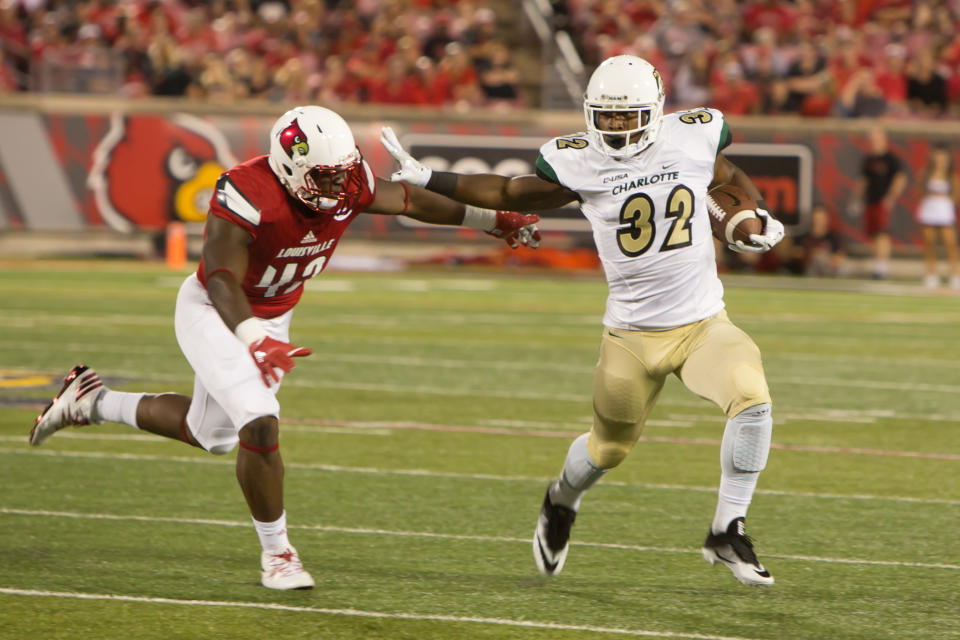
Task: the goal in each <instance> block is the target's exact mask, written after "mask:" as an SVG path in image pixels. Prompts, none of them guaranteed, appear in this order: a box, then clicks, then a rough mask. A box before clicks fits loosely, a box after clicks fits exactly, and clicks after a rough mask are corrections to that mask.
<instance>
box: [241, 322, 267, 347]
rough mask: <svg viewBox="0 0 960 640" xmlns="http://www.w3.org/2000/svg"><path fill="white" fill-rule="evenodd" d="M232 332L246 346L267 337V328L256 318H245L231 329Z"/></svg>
mask: <svg viewBox="0 0 960 640" xmlns="http://www.w3.org/2000/svg"><path fill="white" fill-rule="evenodd" d="M233 333H234V335H236V336H237V338H239V339H240V342H242V343H243V344H245V345H247V346H248V347H249V346H250V345H252V344H253V343H255V342H259V341H260V340H263V339H264V338H266V337H267V330H266V329H264V328H263V325H262V324H260V321H259V320H257V319H256V318H247V319H246V320H244V321H243V322H241V323H240V324H238V325H237V326H236V327H235V328H234V329H233Z"/></svg>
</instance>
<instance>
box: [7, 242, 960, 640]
mask: <svg viewBox="0 0 960 640" xmlns="http://www.w3.org/2000/svg"><path fill="white" fill-rule="evenodd" d="M2 266H3V268H2V270H0V296H2V299H3V300H4V304H3V305H2V306H0V327H2V332H0V470H2V471H0V482H2V498H0V523H2V525H0V550H2V551H0V553H2V558H3V562H2V564H0V612H2V613H0V638H4V639H8V638H11V639H17V640H20V639H23V640H33V639H38V640H46V639H54V638H64V639H67V638H69V639H71V640H74V639H76V638H95V639H107V638H110V639H114V638H116V639H137V640H141V639H158V640H159V639H164V640H167V639H170V638H185V639H186V638H217V639H219V638H283V639H287V638H289V639H293V638H311V639H312V638H323V639H328V638H335V639H341V638H342V639H361V638H363V639H369V638H388V639H394V638H403V639H407V638H409V639H418V640H419V639H424V638H431V639H434V638H435V639H442V640H451V639H458V638H484V639H486V638H490V639H503V638H511V639H512V638H524V639H533V638H537V639H546V638H550V639H551V640H568V639H570V640H572V639H574V638H576V639H578V640H579V639H582V638H614V637H624V636H627V637H629V636H641V637H648V638H700V639H709V638H733V639H773V638H789V639H797V640H805V639H810V640H814V639H816V640H822V639H846V638H862V639H865V640H875V639H880V638H897V639H904V638H922V639H924V640H927V639H935V638H960V544H957V541H956V538H957V530H958V525H960V340H958V338H960V297H950V296H925V295H877V294H868V293H851V292H849V291H817V290H795V289H783V288H775V285H779V284H780V283H781V282H782V281H778V280H769V281H760V286H752V287H749V288H746V287H737V286H736V285H735V284H733V285H731V286H728V291H727V305H728V310H729V313H730V317H731V318H732V319H733V320H734V322H736V323H737V324H738V325H740V326H741V327H742V328H743V329H745V330H746V331H747V332H748V333H750V334H751V335H752V336H753V338H754V339H755V340H756V342H757V343H758V344H759V346H760V348H761V349H762V351H763V353H764V362H765V365H766V369H767V376H768V379H769V382H770V385H771V390H772V392H773V398H774V416H775V420H776V427H775V429H774V443H775V444H774V450H773V451H772V453H771V456H770V461H769V464H768V467H767V470H766V471H765V472H764V473H763V476H762V477H761V480H760V489H759V490H758V493H757V495H756V496H755V499H754V503H753V507H752V509H751V514H750V518H749V519H748V531H749V532H750V533H751V534H752V535H753V536H754V538H755V539H756V541H757V549H758V553H759V555H760V558H761V560H762V561H763V562H764V564H765V565H766V566H767V568H768V569H770V571H771V572H772V573H773V574H774V576H775V577H776V584H775V585H774V586H773V587H772V588H770V589H757V588H749V587H744V586H742V585H740V584H739V583H737V582H736V580H735V579H734V578H733V577H732V575H731V574H730V572H729V571H728V570H727V569H725V568H722V567H710V566H709V565H708V564H706V563H705V562H704V561H703V560H702V559H701V557H700V552H699V546H700V543H701V542H702V540H703V537H704V535H705V534H706V530H707V527H708V526H709V523H710V521H711V519H712V516H713V509H714V506H715V487H716V483H717V480H718V476H719V463H718V444H719V439H720V437H721V434H722V428H723V424H724V419H723V417H722V415H721V414H720V412H719V410H717V409H716V408H715V407H713V406H712V405H710V404H708V403H707V402H705V401H703V400H700V399H699V398H697V397H695V396H693V395H692V394H690V393H689V392H688V391H686V390H685V389H684V388H683V387H682V385H680V383H679V382H678V381H676V380H671V381H670V382H669V383H668V385H667V388H666V389H665V391H664V393H663V395H662V396H661V400H660V402H659V404H658V406H657V408H656V409H655V410H654V412H653V415H652V417H651V420H650V422H649V424H648V426H647V430H646V432H645V437H644V441H642V442H641V443H640V444H639V445H638V446H637V448H636V449H635V450H634V451H633V452H632V454H631V455H630V457H629V458H628V459H627V461H626V462H625V463H624V464H623V465H621V466H620V467H619V468H618V469H616V470H615V471H613V472H612V473H610V474H609V475H608V476H607V477H606V478H605V479H604V481H603V482H602V483H601V484H600V485H598V486H597V487H596V488H595V489H594V490H593V491H591V493H590V494H589V495H588V496H587V498H586V499H585V500H584V503H583V507H582V510H581V513H580V518H579V520H578V523H577V525H576V527H575V528H574V538H573V544H572V546H571V551H570V555H569V557H568V560H567V564H566V568H565V570H564V572H563V573H562V574H561V575H559V576H557V577H554V578H552V579H545V578H542V577H541V576H539V575H538V574H537V571H536V568H535V566H534V563H533V558H532V554H531V546H530V538H531V536H532V533H533V526H534V523H535V520H536V516H537V513H538V510H539V506H540V501H541V500H542V496H543V490H544V487H545V486H546V483H547V481H548V479H549V478H551V477H552V476H554V475H555V474H556V473H557V472H558V471H559V468H560V466H561V464H562V462H563V458H564V455H565V453H566V450H567V446H568V444H569V442H570V440H571V438H572V437H573V436H575V435H576V434H578V433H580V432H583V431H585V430H586V429H587V428H588V427H589V424H590V420H591V417H590V416H591V404H590V390H591V380H592V366H593V364H594V362H595V359H596V355H597V346H598V344H599V338H600V324H599V323H600V318H601V315H602V310H603V301H604V296H605V286H604V284H603V283H602V281H601V278H600V277H599V276H597V277H591V278H577V279H563V278H556V279H550V278H546V277H531V276H528V275H525V274H523V273H514V274H482V273H480V274H478V273H469V274H460V273H458V272H454V271H444V272H439V273H437V272H431V273H418V272H411V273H406V274H390V275H381V274H376V275H374V274H364V275H355V274H344V273H337V272H332V273H327V274H325V275H323V276H321V277H320V278H317V279H316V280H315V281H314V282H313V283H312V285H311V286H310V287H309V289H308V291H307V293H306V294H305V296H304V300H303V302H302V303H301V305H300V306H299V307H298V311H297V314H296V317H295V319H294V324H293V339H294V341H295V342H296V343H297V344H301V345H304V346H309V347H312V348H313V349H314V352H315V353H314V355H313V356H311V357H310V358H308V359H305V360H302V361H300V363H299V365H298V367H297V368H296V370H295V371H294V372H293V373H292V374H290V375H289V376H288V378H287V380H286V381H285V383H284V388H283V390H282V391H281V393H280V399H281V404H282V407H283V415H282V420H281V425H282V426H281V432H282V438H281V442H282V445H283V446H282V452H283V456H284V460H285V462H286V464H287V476H286V507H287V512H288V517H289V522H290V524H291V539H292V541H293V542H294V544H296V546H297V547H298V549H299V551H300V554H301V556H302V557H303V559H304V561H305V563H306V566H307V567H308V568H309V569H310V570H311V571H312V573H313V575H314V577H315V578H316V579H317V588H316V589H315V590H313V591H307V592H292V593H278V592H270V591H268V590H266V589H264V588H262V587H260V586H258V584H257V580H258V577H259V566H258V558H259V545H258V542H257V538H256V534H255V533H254V530H253V527H252V525H251V524H250V519H249V514H248V513H247V511H246V507H245V505H244V502H243V499H242V496H241V494H240V490H239V488H238V487H237V484H236V480H235V477H234V471H233V468H232V466H233V459H234V455H233V454H230V455H228V456H225V457H214V456H210V455H208V454H204V453H203V452H199V451H197V450H195V449H191V448H189V447H186V446H185V445H182V444H179V443H176V442H172V441H165V440H162V439H160V438H157V437H155V436H151V435H149V434H143V433H140V432H137V431H135V430H133V429H131V428H130V427H124V426H120V425H103V426H96V427H86V428H83V429H69V430H66V431H64V432H61V433H59V434H57V435H56V436H54V437H53V438H52V439H51V440H50V441H49V442H48V443H47V444H45V445H44V446H43V447H40V448H36V449H33V448H30V447H28V446H27V442H26V436H27V432H28V431H29V429H30V427H31V426H32V423H33V419H34V417H35V416H36V415H37V413H38V412H39V410H40V409H42V407H43V406H44V405H45V404H46V402H47V401H48V400H49V398H50V397H51V396H52V395H53V394H54V393H55V392H56V390H57V389H58V388H59V384H60V383H59V377H61V376H62V375H63V374H64V373H65V372H66V371H67V370H68V369H69V368H70V367H71V366H72V365H73V364H75V363H77V362H86V363H88V364H90V365H92V366H94V367H95V368H96V369H97V371H98V372H100V373H101V375H102V376H103V378H104V379H105V381H106V382H107V384H110V385H112V386H114V387H116V388H119V389H123V390H129V391H178V392H182V393H190V390H191V389H192V375H191V372H190V369H189V368H188V366H187V364H186V362H185V361H184V359H183V358H182V356H181V355H180V352H179V350H178V348H177V345H176V341H175V338H174V334H173V304H174V298H175V295H176V290H177V287H178V286H179V282H180V281H181V279H182V276H181V274H176V273H171V272H168V271H165V270H163V269H162V268H161V267H160V266H157V265H149V264H141V263H133V262H119V261H111V262H73V263H61V262H43V261H40V262H27V261H24V262H10V261H8V262H5V263H3V265H2ZM753 282H754V283H755V282H756V281H753ZM764 282H766V283H768V284H769V285H771V286H770V287H765V286H764ZM918 293H919V292H918Z"/></svg>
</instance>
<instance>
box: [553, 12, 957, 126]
mask: <svg viewBox="0 0 960 640" xmlns="http://www.w3.org/2000/svg"><path fill="white" fill-rule="evenodd" d="M552 4H553V6H554V10H555V12H556V15H557V25H556V26H557V27H558V28H563V29H566V30H568V31H569V32H570V33H571V35H573V36H574V39H575V40H576V41H578V42H579V43H580V46H581V49H582V51H583V53H584V58H585V61H586V63H587V65H588V66H591V65H592V64H595V63H597V62H598V61H600V60H602V59H604V58H606V57H608V56H612V55H617V54H621V53H630V54H633V55H638V56H641V57H643V58H646V59H647V60H649V61H650V62H652V63H653V64H654V65H655V66H656V67H657V68H658V69H659V70H660V72H661V74H662V75H663V76H664V80H665V82H666V85H667V86H668V87H670V92H668V99H672V100H673V102H674V104H675V105H700V104H709V105H711V106H714V107H717V108H719V109H721V110H723V111H724V112H726V113H730V114H753V113H766V114H781V113H799V114H801V115H805V116H839V117H858V116H879V115H888V116H896V117H904V116H907V117H944V116H950V115H952V116H957V115H960V2H957V1H956V0H795V1H793V2H784V1H783V0H747V1H746V2H743V1H737V0H671V1H666V0H553V2H552Z"/></svg>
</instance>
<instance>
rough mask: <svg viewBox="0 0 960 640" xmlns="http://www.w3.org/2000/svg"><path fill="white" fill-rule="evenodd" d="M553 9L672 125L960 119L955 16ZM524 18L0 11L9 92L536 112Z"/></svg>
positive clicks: (134, 6) (145, 2)
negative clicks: (710, 111)
mask: <svg viewBox="0 0 960 640" xmlns="http://www.w3.org/2000/svg"><path fill="white" fill-rule="evenodd" d="M552 4H553V7H554V10H555V16H556V26H557V27H558V28H561V29H566V30H568V31H569V32H570V33H571V34H572V35H573V36H574V40H575V42H577V43H578V46H579V48H580V50H581V53H582V55H583V57H584V59H585V62H586V63H587V66H588V67H590V66H592V65H593V64H595V63H597V62H599V61H600V60H602V59H604V58H606V57H608V56H611V55H616V54H619V53H631V54H635V55H639V56H641V57H644V58H646V59H648V60H649V61H651V62H652V63H653V64H654V65H655V66H657V68H658V69H659V70H660V72H661V73H662V75H663V76H664V79H665V81H666V83H667V86H669V87H670V88H671V90H670V92H669V95H668V99H669V100H670V101H672V103H673V104H672V106H673V107H674V108H676V107H681V106H693V105H701V104H710V105H711V106H715V107H717V108H720V109H722V110H723V111H725V112H727V113H730V114H751V113H767V114H776V113H799V114H802V115H806V116H828V115H829V116H841V117H857V116H877V115H892V116H897V117H903V116H916V117H943V116H950V115H953V116H956V115H960V1H958V0H948V1H941V0H914V1H911V0H795V1H794V2H785V1H782V0H746V1H743V0H552ZM521 16H522V13H521V11H520V9H519V4H518V6H517V15H516V16H513V17H511V16H501V19H500V22H499V24H498V20H497V16H496V15H495V13H494V11H493V9H491V8H490V7H489V6H487V4H486V3H484V2H481V1H480V0H351V1H345V0H283V1H278V0H212V1H209V2H200V1H197V0H164V1H162V2H161V1H158V0H0V39H2V43H3V47H2V48H0V91H16V90H31V89H33V90H37V89H39V90H67V91H80V92H90V91H93V92H109V93H115V92H117V91H118V90H119V91H122V93H123V94H124V95H126V96H129V97H138V96H145V95H151V94H153V95H174V96H179V95H186V96H190V97H194V98H200V99H207V100H211V101H232V100H236V99H242V98H262V99H266V100H270V101H275V102H286V103H292V102H303V103H308V102H314V103H322V104H337V103H351V102H374V103H387V104H420V105H435V106H451V105H452V106H455V107H458V108H462V109H466V108H470V107H473V106H489V105H491V104H494V105H504V106H514V105H521V106H523V105H525V106H535V104H536V97H535V96H526V95H523V92H522V90H521V89H520V85H521V82H520V76H519V73H518V71H517V68H516V66H515V60H514V56H515V52H512V51H511V50H510V48H509V47H508V46H507V45H506V44H505V42H506V41H507V40H508V39H509V36H510V34H507V33H504V29H505V28H506V27H505V25H509V24H511V22H512V19H513V18H514V17H515V18H520V17H521ZM514 30H516V28H515V27H514ZM530 54H531V55H533V56H536V55H539V52H538V50H537V49H536V47H533V48H532V50H531V51H530Z"/></svg>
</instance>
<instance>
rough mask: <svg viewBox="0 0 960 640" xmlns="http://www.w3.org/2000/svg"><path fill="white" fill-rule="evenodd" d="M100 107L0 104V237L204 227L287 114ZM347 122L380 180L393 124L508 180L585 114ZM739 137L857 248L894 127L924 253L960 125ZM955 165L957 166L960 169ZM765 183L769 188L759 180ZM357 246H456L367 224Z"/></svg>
mask: <svg viewBox="0 0 960 640" xmlns="http://www.w3.org/2000/svg"><path fill="white" fill-rule="evenodd" d="M96 105H101V103H99V102H98V103H91V104H88V103H84V102H83V101H80V105H79V106H77V100H76V99H73V100H70V101H65V102H64V103H63V104H59V103H57V101H56V100H52V99H50V98H45V99H44V100H43V101H39V99H38V102H37V104H30V102H29V101H28V100H24V99H23V98H20V99H19V100H17V101H16V103H15V104H12V105H11V104H5V103H4V102H3V101H2V100H0V140H2V141H3V142H2V145H0V230H3V229H24V230H37V231H50V230H74V229H77V228H83V227H84V226H89V227H94V228H112V229H115V230H117V231H118V232H132V231H136V230H142V231H153V230H157V229H160V228H162V227H164V226H165V225H166V223H167V222H169V221H173V220H184V221H187V222H192V223H200V222H202V221H203V219H204V215H205V209H206V203H207V201H208V200H209V197H210V193H211V189H212V187H213V184H214V182H215V180H216V177H217V176H218V175H219V173H220V172H221V171H223V170H224V169H225V168H227V167H229V166H230V165H231V164H233V163H235V162H237V161H238V160H243V159H246V158H248V157H251V156H254V155H258V154H261V153H264V152H265V150H266V149H267V135H268V132H269V129H270V126H271V125H272V123H273V121H274V119H275V117H276V114H277V113H280V112H282V111H283V109H284V107H282V106H277V107H276V108H275V109H271V108H269V106H267V107H265V106H263V105H258V106H257V108H256V109H251V110H250V113H245V112H244V111H243V110H242V108H239V107H236V106H234V108H232V109H231V110H229V111H228V112H217V111H216V110H213V109H211V108H210V107H205V108H203V109H187V108H185V107H187V106H188V105H185V104H184V103H165V104H164V105H162V108H158V107H157V106H156V105H152V106H153V108H152V109H145V108H143V106H142V105H141V106H140V107H139V108H138V109H136V110H132V109H128V108H127V107H128V106H129V104H127V103H122V102H118V103H109V102H108V103H105V104H102V105H101V106H99V107H98V106H96ZM340 111H341V113H343V114H345V116H346V118H347V120H348V122H350V124H351V126H352V127H353V129H354V133H355V136H356V139H357V144H358V146H359V147H360V149H361V151H362V152H363V154H364V156H365V157H366V159H367V160H368V162H370V164H371V166H372V167H373V168H374V170H375V171H376V172H377V174H378V175H380V176H384V177H387V176H389V173H390V172H391V170H392V169H393V166H392V162H391V158H390V157H389V156H388V155H387V153H386V151H384V149H383V148H382V147H381V146H380V143H379V134H380V127H381V126H382V125H384V124H389V125H391V126H393V127H394V129H395V130H396V131H397V134H398V135H399V136H400V138H401V140H402V141H405V144H407V145H408V146H409V147H410V148H411V150H412V151H413V152H414V155H417V156H418V157H420V158H422V159H427V161H429V163H431V164H432V165H433V166H436V167H440V168H452V169H454V170H460V171H467V172H470V171H493V172H502V173H507V174H518V173H527V172H532V163H533V160H535V158H536V153H537V148H538V147H539V145H540V144H541V143H542V142H545V141H546V140H547V139H549V138H551V137H554V136H558V135H567V134H572V133H574V132H577V131H581V130H582V129H583V126H582V125H583V120H582V114H580V113H562V114H556V113H550V114H544V113H539V112H536V111H524V112H517V113H510V114H503V113H500V112H486V111H477V112H472V113H467V114H460V113H450V112H443V111H440V112H425V111H423V110H417V109H409V108H394V109H387V108H370V107H369V106H363V107H357V108H354V107H349V108H346V107H341V108H340ZM729 123H730V126H731V130H732V132H733V139H734V146H733V147H731V148H730V152H731V154H732V156H733V158H734V160H735V161H741V160H742V163H743V164H745V165H749V166H750V167H751V168H752V170H750V171H749V172H750V173H752V174H754V175H755V177H757V178H758V185H759V186H760V187H761V189H762V190H763V191H764V194H765V196H767V200H768V202H769V203H770V204H771V209H773V210H774V211H775V212H777V210H780V213H781V215H784V217H786V218H787V220H788V222H790V223H791V224H794V225H796V226H797V228H798V229H800V228H803V227H804V225H805V223H806V216H807V215H808V213H809V209H810V207H811V206H812V205H814V204H815V203H818V202H822V203H824V204H826V205H827V207H828V208H830V209H831V210H832V211H833V212H834V215H835V216H836V222H837V225H838V227H839V228H840V230H841V231H843V233H845V234H846V235H847V236H849V237H850V238H851V239H853V240H855V241H863V240H864V239H865V238H864V236H863V234H862V233H861V231H860V226H859V223H858V221H857V220H856V219H855V218H851V217H849V216H848V215H847V213H846V208H847V203H848V201H849V199H850V193H851V189H852V187H853V184H854V182H855V180H856V176H857V173H858V171H859V167H860V161H861V158H862V157H863V155H864V154H865V153H866V150H867V134H868V132H869V130H870V129H871V128H872V127H874V126H877V125H878V124H882V125H883V126H885V127H886V128H887V130H888V131H889V134H890V140H891V149H892V151H893V152H894V153H895V154H896V155H897V156H899V157H900V158H901V159H902V160H903V161H904V164H905V166H906V168H907V173H908V175H909V177H910V180H909V186H908V188H907V190H906V192H905V193H904V194H903V196H902V197H901V198H900V200H899V201H898V203H897V208H896V210H895V212H894V215H893V226H892V230H893V234H894V238H895V242H898V243H901V244H902V243H911V244H916V243H918V242H919V229H918V228H917V226H916V224H915V222H914V215H913V213H914V209H915V207H916V203H917V202H918V201H919V198H920V196H921V194H922V190H921V184H920V180H918V176H920V175H922V171H923V167H924V163H925V158H926V156H927V154H928V152H929V149H930V145H931V144H932V143H933V142H940V141H955V140H956V139H957V138H958V134H960V123H953V122H934V123H923V122H908V123H902V122H901V123H878V122H876V121H871V120H811V119H794V118H731V119H730V121H729ZM955 153H956V151H955ZM956 160H957V165H960V155H958V156H957V158H956ZM801 165H803V166H801ZM745 168H747V167H745ZM763 172H767V173H768V174H769V175H765V176H761V175H759V173H763ZM775 203H776V204H775ZM544 227H545V228H546V229H552V230H555V231H562V232H567V233H573V234H577V233H580V232H583V231H586V230H587V225H586V224H585V221H583V220H582V219H580V216H579V214H578V212H576V211H575V210H567V211H558V212H556V216H552V215H551V216H545V222H544ZM352 233H364V234H368V235H371V236H376V235H381V234H385V233H396V234H401V236H402V235H403V234H417V235H423V234H425V233H447V232H446V231H443V230H425V229H423V228H422V227H419V226H417V225H410V224H401V223H400V222H399V221H398V220H395V219H392V218H389V217H381V216H363V217H361V218H360V219H359V220H358V222H357V223H355V227H354V228H353V229H352Z"/></svg>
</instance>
